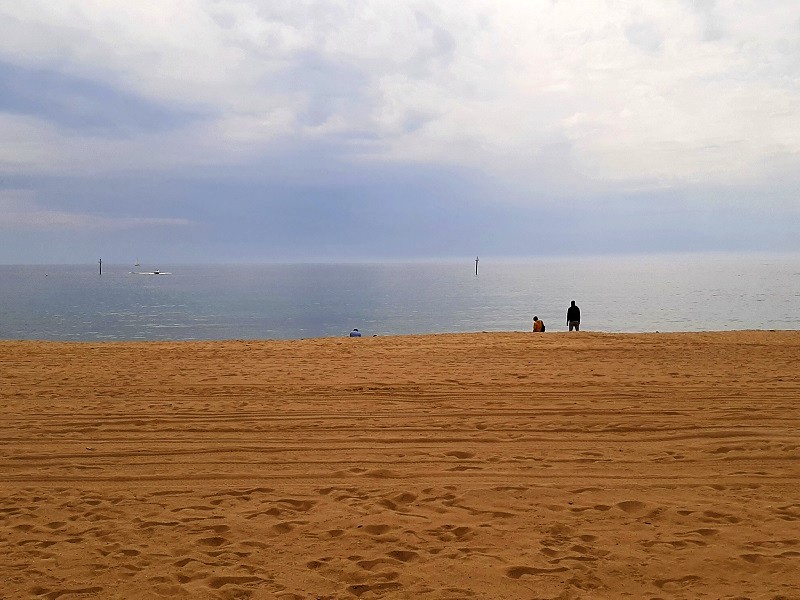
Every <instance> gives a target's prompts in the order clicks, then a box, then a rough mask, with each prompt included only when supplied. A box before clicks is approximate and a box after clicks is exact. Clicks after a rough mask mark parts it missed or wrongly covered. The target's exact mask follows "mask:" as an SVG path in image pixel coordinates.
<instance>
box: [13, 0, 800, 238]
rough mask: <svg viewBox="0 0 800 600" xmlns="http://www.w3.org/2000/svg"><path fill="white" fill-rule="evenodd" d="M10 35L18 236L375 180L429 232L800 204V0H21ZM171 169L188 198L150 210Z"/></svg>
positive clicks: (292, 203) (367, 192) (304, 203)
mask: <svg viewBox="0 0 800 600" xmlns="http://www.w3.org/2000/svg"><path fill="white" fill-rule="evenodd" d="M0 40H3V41H2V43H0V189H3V188H9V189H18V188H24V189H26V190H27V192H29V193H30V194H31V195H32V197H33V198H34V201H35V204H31V205H30V207H31V208H30V209H29V212H30V214H31V215H34V216H31V217H30V218H26V217H24V216H23V214H22V213H23V212H24V211H22V212H20V211H19V210H18V211H17V212H16V213H15V214H16V217H15V218H16V222H17V223H18V224H23V223H28V226H30V223H32V222H34V221H36V218H34V217H35V215H37V214H38V215H39V217H41V214H40V212H37V211H40V210H47V211H51V212H52V214H54V215H60V217H59V218H58V219H52V221H53V223H54V226H57V225H58V224H59V223H61V224H62V225H63V226H64V227H67V226H68V225H69V223H70V218H69V217H68V215H70V214H71V215H73V216H74V219H73V221H72V222H73V223H74V222H80V223H95V224H99V223H101V222H102V220H97V219H101V217H102V218H106V217H107V218H120V219H133V220H129V221H125V222H127V223H129V224H134V225H135V226H137V227H141V228H146V227H148V226H151V225H155V224H156V221H148V219H156V220H158V219H161V220H163V221H159V222H160V223H162V222H163V223H164V224H167V225H169V224H173V225H178V224H182V223H183V221H182V220H184V221H191V222H195V221H196V220H198V219H199V220H200V221H202V218H203V215H205V214H211V213H214V212H215V211H214V209H213V206H214V202H220V203H224V202H225V200H222V199H219V198H216V199H215V198H212V197H210V196H209V195H207V194H202V193H198V192H197V190H198V189H200V188H202V186H203V185H208V184H211V183H213V182H219V181H222V182H225V183H224V185H225V186H228V187H226V190H228V193H229V194H233V195H234V196H235V197H236V198H237V199H241V198H244V199H246V203H248V206H249V207H250V208H249V210H250V211H251V212H252V211H256V212H258V211H260V210H264V211H266V210H269V211H272V214H274V215H284V216H285V215H288V214H290V213H292V214H295V213H296V211H297V210H300V208H303V210H307V211H313V210H314V208H313V207H314V206H317V205H318V204H319V203H320V202H325V201H326V200H325V199H326V197H330V196H334V197H339V202H340V204H339V206H344V205H343V204H342V202H343V200H342V199H341V196H337V192H335V191H336V190H340V191H341V190H349V192H348V193H350V194H354V193H355V192H353V190H355V189H358V190H361V191H360V194H361V195H360V198H362V199H363V205H360V208H359V211H361V212H364V211H368V209H367V208H366V207H378V208H380V207H382V206H386V209H385V210H383V212H381V211H380V210H379V211H378V212H379V214H380V215H388V214H393V213H392V209H391V208H390V207H391V206H392V204H391V202H390V201H388V200H386V197H387V190H389V189H392V188H390V187H387V186H386V185H385V182H386V180H387V179H389V180H392V181H395V187H394V189H396V190H401V191H406V192H408V193H412V192H413V193H415V194H418V195H419V194H421V195H422V196H424V197H423V198H415V199H411V198H404V199H400V200H393V201H392V202H395V201H397V202H406V203H408V205H409V206H413V207H414V209H415V210H416V211H418V212H419V214H421V215H424V216H423V217H422V219H423V220H425V219H427V218H435V217H436V215H437V214H446V213H447V211H446V210H444V209H442V208H441V206H442V204H441V202H444V201H443V198H444V197H446V196H448V194H450V195H451V196H453V197H452V198H451V199H450V200H449V202H450V205H449V206H450V209H449V210H452V211H458V210H459V201H463V202H483V203H485V204H486V206H495V207H497V206H498V205H503V206H504V208H503V209H502V211H506V210H511V211H513V210H521V211H528V212H525V214H526V215H527V214H529V213H535V212H536V211H537V210H542V211H548V210H556V212H557V211H558V210H562V208H563V207H564V206H566V205H567V204H563V203H561V204H560V202H562V200H563V199H568V203H569V204H568V205H570V206H571V205H576V206H580V207H583V208H586V207H590V206H593V205H594V204H595V203H598V202H601V203H608V202H609V200H608V199H609V198H620V197H627V198H635V199H636V200H635V202H633V204H632V205H631V206H632V207H633V208H632V209H631V210H633V211H634V212H635V211H636V210H638V209H637V208H636V207H645V206H647V205H648V204H649V205H651V206H661V204H660V201H658V200H655V199H654V196H653V194H656V193H661V192H664V191H666V192H669V195H670V197H673V198H675V200H674V201H675V202H676V203H687V204H688V206H690V207H691V208H692V210H696V211H700V212H703V211H705V210H713V209H714V207H715V206H716V205H715V204H713V203H710V202H709V201H708V198H709V197H715V198H718V197H721V196H725V197H727V198H729V203H730V205H731V206H735V207H736V208H737V210H738V209H742V210H744V209H745V208H746V207H747V205H748V204H751V203H753V202H754V201H756V200H757V201H759V202H766V203H768V204H769V205H770V206H771V207H772V208H775V207H779V208H781V210H785V209H787V206H788V207H789V208H790V209H791V210H794V208H795V207H796V200H794V195H793V194H794V190H795V189H796V186H797V183H798V176H797V173H800V169H798V166H800V165H798V157H799V156H800V112H798V111H797V110H796V106H797V105H798V103H800V85H798V81H800V79H798V78H799V77H800V8H798V6H797V4H796V2H793V1H792V0H771V1H769V2H760V3H741V2H734V1H732V0H731V1H723V0H719V1H713V0H709V1H704V2H688V1H686V0H647V1H644V0H640V1H633V2H624V3H619V2H612V1H610V0H609V1H600V2H591V3H587V2H579V1H578V0H571V1H569V0H559V1H558V2H551V1H549V0H547V1H545V0H541V1H530V0H507V1H504V2H495V1H490V0H464V1H463V2H434V1H424V0H411V1H409V2H396V1H390V0H369V1H368V0H348V1H344V0H342V1H334V0H327V1H321V0H316V1H312V0H306V1H297V0H292V1H289V0H287V1H277V2H268V3H265V2H259V1H256V0H184V1H183V2H156V1H154V0H152V1H140V2H133V1H130V0H124V1H123V0H117V1H110V0H60V1H59V2H51V1H47V0H26V1H25V2H11V1H5V2H3V1H2V0H0ZM432 172H436V173H439V174H441V176H439V175H437V177H436V178H435V179H436V184H435V186H433V187H431V188H428V189H425V188H424V186H422V185H420V184H419V183H420V182H425V181H429V179H428V175H427V173H432ZM398 173H403V174H402V175H401V176H399V175H397V174H398ZM148 178H149V179H152V180H153V181H159V182H163V181H182V182H184V188H183V191H176V190H174V189H173V191H172V192H171V193H169V194H167V193H166V192H163V191H161V190H160V189H152V190H150V192H149V193H151V194H155V195H156V196H158V197H160V198H161V204H159V205H158V210H156V212H150V213H148V214H141V215H136V214H135V211H136V210H137V209H136V198H135V194H134V192H133V191H132V190H134V189H136V186H137V182H139V181H141V180H142V179H148ZM448 178H449V179H448ZM465 179H468V180H470V181H475V182H480V183H479V184H476V185H474V186H472V187H471V188H470V189H468V190H463V189H462V188H461V187H460V186H459V185H458V183H459V181H463V180H465ZM81 180H85V181H84V182H83V183H81ZM56 181H60V182H61V183H60V184H58V185H56V184H54V183H53V182H56ZM70 181H73V183H69V182H70ZM111 181H113V182H115V184H114V185H116V186H120V185H122V186H124V187H125V188H126V189H127V190H131V191H129V192H128V193H127V194H126V193H124V192H122V191H120V190H116V191H115V192H114V193H109V192H108V191H107V190H104V188H103V182H111ZM65 182H66V183H65ZM74 182H77V183H74ZM93 182H94V183H93ZM490 182H491V183H490ZM230 186H232V187H230ZM276 186H277V187H278V188H280V189H282V190H285V192H284V193H282V195H281V196H280V201H277V200H276V199H275V198H274V197H272V196H271V194H273V193H274V190H275V189H276ZM71 187H74V188H75V189H78V188H80V189H81V190H82V192H81V193H80V194H78V193H75V194H71V195H70V194H65V193H60V194H59V193H54V192H53V189H55V188H58V189H70V188H71ZM734 188H741V189H747V190H749V192H748V194H741V193H732V192H731V190H732V189H734ZM162 189H163V186H162ZM170 189H172V188H170ZM309 189H310V190H316V192H315V193H317V196H315V198H316V199H315V200H314V201H311V202H310V203H309V201H308V195H307V190H309ZM326 189H327V190H329V192H328V193H326V192H325V190H326ZM488 189H492V190H493V193H492V192H486V190H488ZM710 189H715V190H716V192H709V191H708V190H710ZM456 193H458V194H459V197H458V198H456V197H455V196H454V195H455V194H456ZM486 194H488V196H487V195H486ZM754 196H755V198H754ZM176 198H179V200H176ZM367 199H368V200H367ZM560 199H561V200H560ZM243 201H244V200H243ZM104 203H105V204H106V206H105V207H104V208H103V207H102V205H103V204H104ZM437 203H438V204H437ZM36 206H38V207H39V208H34V207H36ZM115 206H117V207H119V211H120V213H119V214H118V215H113V214H105V213H103V214H101V212H102V210H105V211H106V212H107V213H108V212H113V211H114V210H115V208H114V207H115ZM165 206H166V208H164V207H165ZM431 206H439V207H440V208H438V209H436V211H433V212H430V213H429V212H426V210H427V209H426V207H431ZM267 207H268V208H267ZM151 210H155V207H153V208H151ZM376 210H377V209H376ZM498 210H499V209H498ZM641 210H642V211H644V212H642V213H641V214H642V215H643V214H645V213H647V214H648V215H650V216H649V217H647V218H648V219H658V217H657V216H653V215H651V213H650V212H647V211H649V208H642V209H641ZM132 211H133V212H132ZM437 211H438V212H437ZM565 213H566V214H568V213H569V211H565ZM297 214H299V213H297ZM504 214H505V213H504ZM521 214H522V213H519V215H518V217H519V219H520V220H521V221H523V222H524V221H525V217H522V216H520V215H521ZM553 214H555V213H553ZM603 214H607V215H609V217H608V218H609V221H608V223H609V226H613V224H612V221H613V219H615V218H617V215H616V214H614V215H611V213H610V212H608V213H603ZM198 215H199V217H198ZM223 215H224V211H223ZM601 216H602V215H601ZM640 217H641V215H640ZM276 218H277V220H278V221H280V219H281V218H283V217H280V216H278V217H276ZM376 218H379V217H378V216H377V214H376ZM450 218H451V219H452V216H451V217H450ZM474 218H475V219H476V220H478V219H480V220H483V221H484V222H485V221H486V219H488V218H489V213H487V212H484V211H483V209H481V210H477V211H476V212H475V213H474ZM632 218H633V217H632ZM636 218H638V217H636ZM641 218H644V217H641ZM26 219H27V220H26ZM93 219H95V220H93ZM135 219H140V220H139V221H136V220H135ZM170 219H176V221H175V222H172V221H170ZM286 219H287V221H286V222H287V223H292V226H298V225H297V223H296V222H295V221H294V220H292V218H289V217H286ZM330 219H332V220H334V221H336V222H337V223H339V226H341V227H347V226H348V223H356V222H357V223H358V225H359V226H364V224H363V223H362V222H361V221H358V219H355V220H354V219H353V217H352V215H349V216H348V214H347V210H345V209H343V210H342V211H341V212H340V213H337V212H336V211H335V210H333V211H331V215H330ZM218 220H220V221H225V219H219V215H218ZM312 220H313V219H312ZM453 220H455V221H458V220H459V219H453ZM634 220H635V218H634ZM667 220H669V219H668V218H667ZM412 221H413V220H412ZM500 221H502V222H504V223H506V220H504V218H503V219H500ZM507 221H508V223H510V222H513V221H514V218H509V219H507ZM5 222H6V223H10V222H11V219H10V217H8V216H6V218H5ZM120 222H123V221H120ZM595 222H597V221H596V220H595ZM600 222H602V219H601V220H600ZM506 224H507V223H506ZM412 226H413V227H412ZM235 227H236V224H235V223H233V222H232V221H231V222H230V223H229V225H228V229H225V231H226V232H228V233H230V232H232V231H234V230H235ZM409 227H412V229H414V228H416V229H414V230H415V231H417V232H418V234H419V235H420V236H426V235H427V233H426V231H427V230H426V228H425V227H422V226H421V225H419V224H417V225H414V223H410V224H409ZM464 227H465V230H469V231H473V228H471V227H466V225H465V226H464ZM645 228H646V227H645ZM512 229H513V228H512ZM475 231H477V232H480V228H479V227H477V228H476V229H475ZM498 231H499V230H498ZM674 233H675V232H673V234H674ZM224 235H225V234H224V233H220V238H221V239H222V238H224ZM498 235H499V234H498ZM515 235H518V236H520V238H522V236H523V234H522V233H520V232H517V233H516V234H515ZM565 235H566V234H565ZM469 236H471V237H475V236H478V237H479V236H480V233H475V234H474V235H473V234H469ZM469 236H468V237H469ZM309 237H313V235H312V234H309ZM629 237H635V236H632V235H631V236H629ZM678 237H679V236H678ZM220 243H222V241H220ZM287 243H288V242H287ZM398 243H399V242H398ZM518 246H520V247H523V246H524V244H522V243H520V244H518Z"/></svg>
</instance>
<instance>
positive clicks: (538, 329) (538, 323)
mask: <svg viewBox="0 0 800 600" xmlns="http://www.w3.org/2000/svg"><path fill="white" fill-rule="evenodd" d="M533 332H534V333H544V321H542V320H541V319H539V317H533Z"/></svg>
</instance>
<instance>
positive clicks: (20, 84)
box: [0, 63, 201, 137]
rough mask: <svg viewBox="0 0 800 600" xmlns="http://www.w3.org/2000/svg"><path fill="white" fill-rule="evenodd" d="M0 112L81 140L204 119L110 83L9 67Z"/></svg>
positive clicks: (3, 69) (0, 82)
mask: <svg viewBox="0 0 800 600" xmlns="http://www.w3.org/2000/svg"><path fill="white" fill-rule="evenodd" d="M0 111H2V112H6V113H12V114H19V115H27V116H32V117H36V118H39V119H43V120H45V121H48V122H51V123H53V124H55V125H57V126H59V127H62V128H66V129H68V130H74V131H76V132H80V133H81V134H90V135H99V136H109V137H122V136H127V135H130V134H133V133H139V132H149V131H164V130H171V129H175V128H178V127H181V126H182V125H185V124H187V123H189V122H191V121H193V120H196V119H198V118H200V117H201V115H199V114H197V113H187V112H185V111H182V110H173V109H170V108H169V107H166V106H164V105H161V104H156V103H154V102H151V101H149V100H147V99H145V98H141V97H139V96H136V95H135V94H131V93H129V92H125V91H123V90H120V89H117V88H115V87H113V86H111V85H109V84H107V83H103V82H98V81H92V80H89V79H82V78H79V77H72V76H69V75H67V74H64V73H61V72H57V71H51V70H45V69H29V68H25V67H20V66H17V65H12V64H8V63H0Z"/></svg>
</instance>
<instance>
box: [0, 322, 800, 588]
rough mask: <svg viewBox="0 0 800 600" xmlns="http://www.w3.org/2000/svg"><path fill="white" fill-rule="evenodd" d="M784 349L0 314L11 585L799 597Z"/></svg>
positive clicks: (798, 477)
mask: <svg viewBox="0 0 800 600" xmlns="http://www.w3.org/2000/svg"><path fill="white" fill-rule="evenodd" d="M799 357H800V332H736V333H707V334H705V333H704V334H647V335H631V334H626V335H616V334H592V333H578V334H566V333H561V334H552V333H546V334H543V335H542V334H538V335H533V334H530V333H525V334H523V333H509V334H496V333H492V334H470V335H431V336H410V337H386V338H382V337H381V338H362V339H349V338H348V339H324V340H299V341H291V342H279V341H265V342H199V343H185V342H180V343H154V342H149V343H69V344H67V343H43V342H0V367H1V369H2V370H1V371H0V384H1V386H0V407H1V408H0V410H1V411H2V412H1V413H0V414H1V415H2V423H0V427H2V430H1V431H0V433H2V436H1V437H0V533H1V534H2V535H1V536H0V582H2V583H0V586H1V589H0V597H2V598H9V599H10V598H31V597H33V598H37V597H40V598H46V599H50V600H53V599H56V598H60V599H62V600H72V599H74V598H91V597H98V598H125V599H131V598H159V597H164V598H280V599H295V598H296V599H300V598H363V599H369V598H413V599H418V598H419V599H445V598H447V599H453V600H456V599H458V600H460V599H464V598H475V599H485V598H498V599H500V598H502V599H515V598H526V599H533V598H564V599H570V598H634V599H640V598H645V599H656V598H664V599H666V598H692V599H694V598H709V599H717V598H770V599H777V598H800V361H799V360H798V358H799Z"/></svg>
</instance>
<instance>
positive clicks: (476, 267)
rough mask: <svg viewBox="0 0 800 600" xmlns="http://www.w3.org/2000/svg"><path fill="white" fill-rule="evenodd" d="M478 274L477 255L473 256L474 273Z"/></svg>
mask: <svg viewBox="0 0 800 600" xmlns="http://www.w3.org/2000/svg"><path fill="white" fill-rule="evenodd" d="M477 274H478V257H477V256H476V257H475V275H477Z"/></svg>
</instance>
